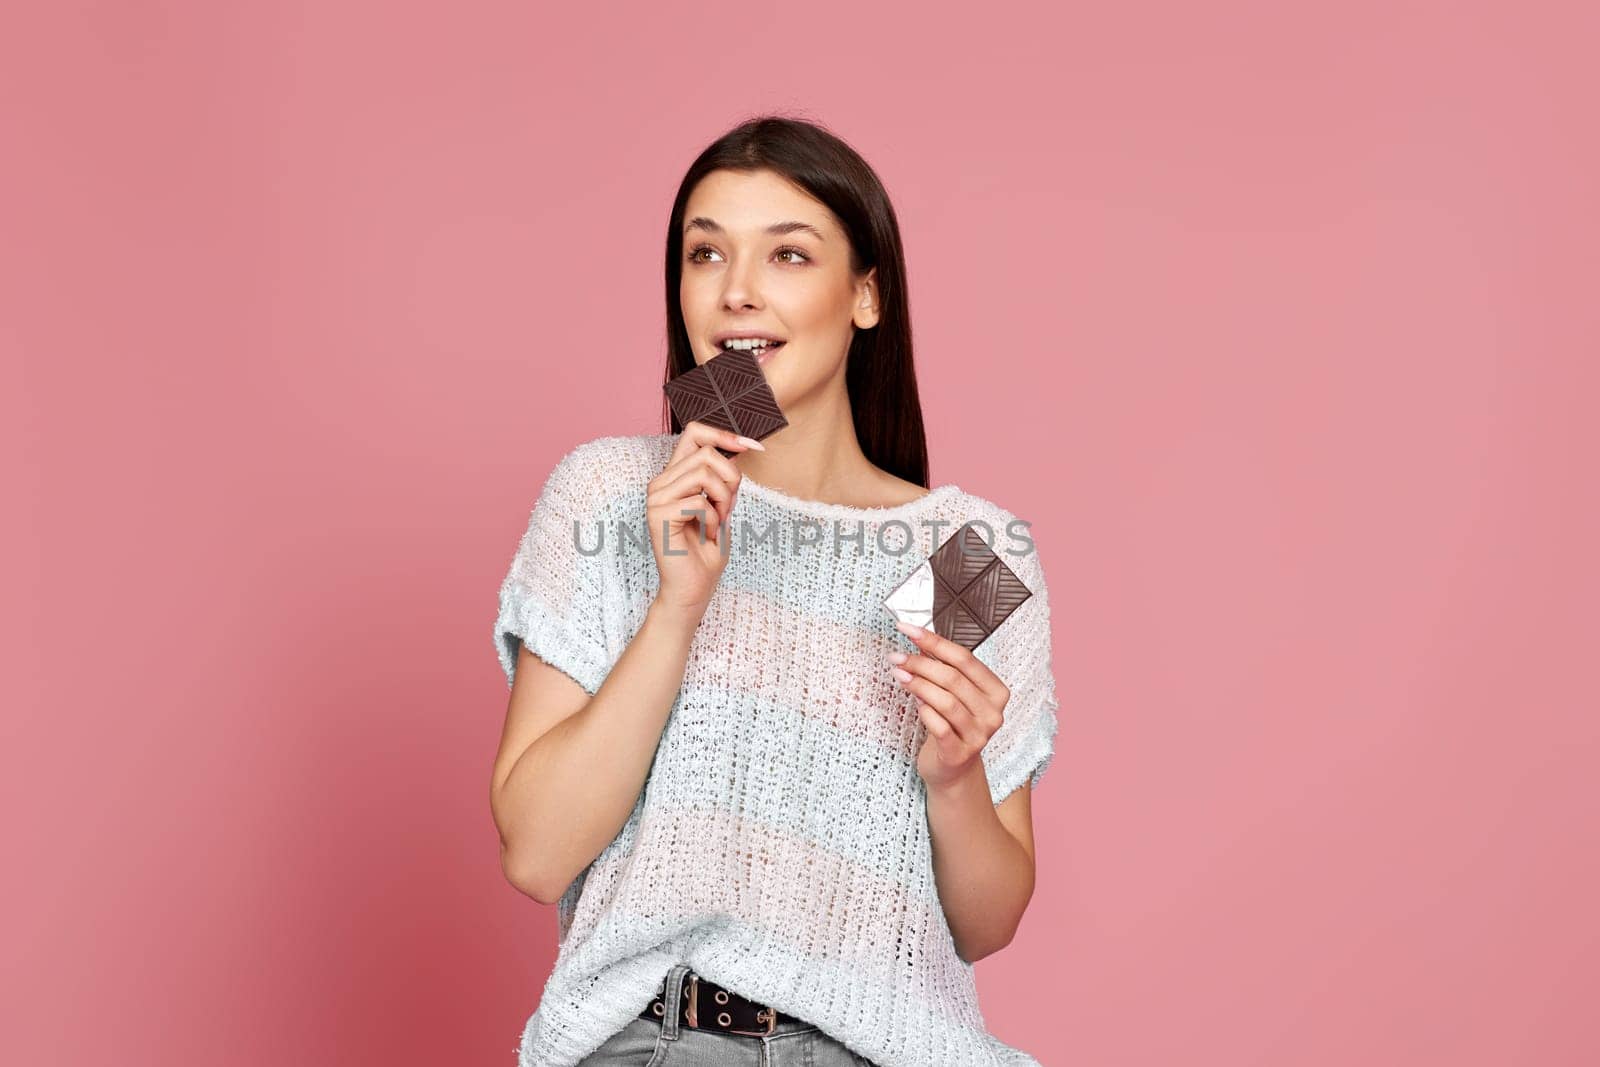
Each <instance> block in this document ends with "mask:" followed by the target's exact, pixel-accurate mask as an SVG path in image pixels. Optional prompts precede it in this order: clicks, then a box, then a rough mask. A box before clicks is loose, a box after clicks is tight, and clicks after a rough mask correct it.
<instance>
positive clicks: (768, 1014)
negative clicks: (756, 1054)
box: [728, 1005, 778, 1037]
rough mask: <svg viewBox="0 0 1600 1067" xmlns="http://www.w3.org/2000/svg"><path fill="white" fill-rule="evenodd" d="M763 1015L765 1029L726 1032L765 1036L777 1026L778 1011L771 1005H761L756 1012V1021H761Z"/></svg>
mask: <svg viewBox="0 0 1600 1067" xmlns="http://www.w3.org/2000/svg"><path fill="white" fill-rule="evenodd" d="M763 1017H765V1019H766V1023H767V1028H766V1029H765V1030H729V1031H728V1033H730V1034H747V1035H749V1036H750V1037H766V1036H767V1035H769V1034H771V1033H772V1032H773V1031H774V1030H776V1029H777V1028H778V1011H777V1009H776V1008H774V1007H772V1006H771V1005H763V1006H762V1008H761V1010H760V1011H758V1012H756V1022H761V1021H762V1018H763Z"/></svg>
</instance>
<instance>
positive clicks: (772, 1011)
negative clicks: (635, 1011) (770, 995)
mask: <svg viewBox="0 0 1600 1067" xmlns="http://www.w3.org/2000/svg"><path fill="white" fill-rule="evenodd" d="M678 1007H679V1011H678V1024H679V1025H680V1026H692V1027H694V1028H696V1029H698V1030H718V1031H721V1032H722V1033H725V1034H746V1035H748V1036H750V1037H762V1036H764V1035H766V1034H770V1033H772V1031H774V1030H775V1029H777V1027H778V1011H777V1009H776V1008H769V1007H767V1005H765V1004H758V1003H756V1002H755V1001H753V1000H746V999H745V998H744V997H741V996H740V995H739V994H737V993H735V992H734V991H733V990H731V989H724V988H723V987H722V986H719V985H717V984H716V983H715V982H708V981H706V980H705V979H704V978H701V977H700V976H699V975H698V974H695V973H694V972H693V971H689V972H688V973H686V974H685V975H684V976H683V990H682V992H681V993H680V994H679V996H678ZM666 1014H667V992H666V989H665V987H664V986H663V988H662V990H661V992H659V993H657V994H656V996H655V999H654V1000H652V1001H651V1002H650V1003H649V1004H646V1005H645V1008H644V1011H641V1012H640V1013H639V1017H640V1018H641V1019H661V1018H664V1017H665V1016H666ZM784 1018H785V1019H793V1018H794V1016H792V1015H786V1016H784Z"/></svg>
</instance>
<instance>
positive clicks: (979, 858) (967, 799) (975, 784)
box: [928, 762, 1034, 963]
mask: <svg viewBox="0 0 1600 1067" xmlns="http://www.w3.org/2000/svg"><path fill="white" fill-rule="evenodd" d="M928 828H929V831H930V832H931V834H932V836H933V873H934V881H935V882H936V883H937V885H938V889H939V901H940V903H941V904H942V905H943V907H944V914H945V919H946V921H947V922H948V923H949V925H950V935H951V937H952V938H953V939H954V940H955V943H956V952H957V954H958V955H959V956H960V957H961V958H962V959H963V960H965V961H966V962H968V963H976V962H977V961H978V960H980V959H982V958H983V957H985V956H987V955H989V954H991V953H994V952H998V951H1000V950H1001V949H1002V948H1004V947H1005V946H1006V945H1007V944H1009V943H1010V941H1011V938H1012V936H1013V935H1014V934H1015V933H1016V931H1017V926H1018V925H1019V924H1020V923H1021V922H1022V913H1023V912H1024V911H1026V910H1027V907H1028V901H1029V899H1030V898H1031V897H1032V896H1033V879H1034V873H1033V861H1032V860H1031V859H1030V858H1029V857H1028V853H1027V850H1025V849H1024V848H1023V847H1022V844H1021V843H1020V842H1019V841H1018V840H1017V839H1016V838H1015V837H1013V836H1012V835H1011V831H1009V830H1007V829H1006V827H1005V824H1004V823H1002V822H1001V821H1000V816H999V815H998V814H996V812H995V808H994V804H993V802H992V801H991V800H990V798H989V782H988V779H987V778H986V776H985V775H984V772H983V768H982V765H981V764H979V763H977V762H974V764H973V770H972V773H970V774H966V775H963V776H962V777H961V778H958V779H956V780H955V781H952V782H949V783H947V784H946V785H943V786H938V787H929V789H928Z"/></svg>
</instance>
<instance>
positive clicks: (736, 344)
mask: <svg viewBox="0 0 1600 1067" xmlns="http://www.w3.org/2000/svg"><path fill="white" fill-rule="evenodd" d="M769 343H772V342H769V341H768V340H767V339H766V338H765V337H734V338H730V339H729V340H726V341H724V342H722V347H723V348H761V347H762V346H764V345H767V344H769Z"/></svg>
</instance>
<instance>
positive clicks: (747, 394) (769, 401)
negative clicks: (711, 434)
mask: <svg viewBox="0 0 1600 1067" xmlns="http://www.w3.org/2000/svg"><path fill="white" fill-rule="evenodd" d="M665 388H666V393H667V403H669V404H671V405H672V413H673V414H674V415H676V416H678V421H679V422H680V423H682V424H683V425H685V426H687V425H688V424H689V423H691V422H695V421H699V422H703V423H705V424H706V425H707V426H716V427H719V428H721V429H724V430H732V431H733V432H734V433H739V434H744V436H746V437H753V438H755V439H756V440H757V441H759V440H761V439H762V438H763V437H771V436H772V435H773V434H775V433H777V432H778V431H779V430H781V429H783V428H784V427H785V426H787V425H789V420H788V419H786V418H784V417H783V412H782V411H780V410H779V409H778V398H777V397H775V396H773V395H772V387H771V386H770V385H768V384H767V376H766V374H765V373H764V372H763V371H762V370H761V363H760V361H759V360H757V359H756V354H755V353H754V352H749V351H744V350H741V349H730V350H728V351H726V352H719V353H718V354H716V355H714V356H712V357H711V358H710V359H708V360H706V361H705V362H704V363H702V364H700V365H699V366H698V367H696V368H694V369H693V370H690V371H685V372H684V373H682V374H680V375H678V376H677V377H676V378H674V379H672V380H671V381H670V382H668V383H667V384H666V386H665ZM716 447H717V451H718V452H721V453H722V454H723V455H724V456H731V455H733V454H734V453H733V452H731V451H729V450H728V449H726V448H723V447H722V446H721V445H718V446H716Z"/></svg>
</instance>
